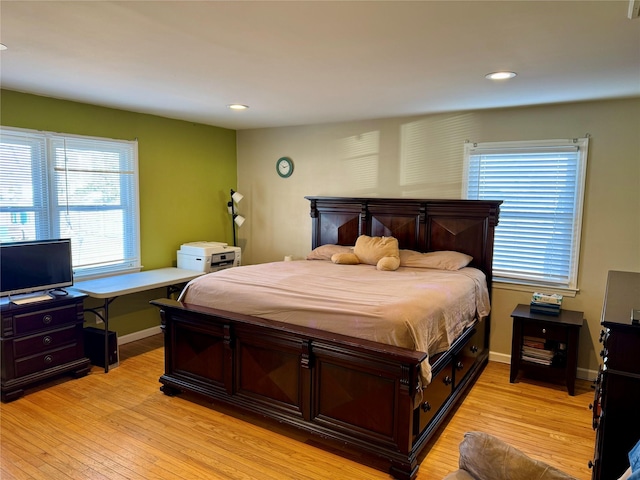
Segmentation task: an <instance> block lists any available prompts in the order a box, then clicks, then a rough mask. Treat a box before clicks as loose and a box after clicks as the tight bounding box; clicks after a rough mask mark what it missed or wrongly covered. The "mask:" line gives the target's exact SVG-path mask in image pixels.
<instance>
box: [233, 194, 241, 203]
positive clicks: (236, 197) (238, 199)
mask: <svg viewBox="0 0 640 480" xmlns="http://www.w3.org/2000/svg"><path fill="white" fill-rule="evenodd" d="M231 198H233V201H234V202H236V203H240V202H241V201H242V199H243V198H244V195H242V194H241V193H240V192H233V195H231Z"/></svg>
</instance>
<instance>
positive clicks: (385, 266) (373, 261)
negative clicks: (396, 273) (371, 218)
mask: <svg viewBox="0 0 640 480" xmlns="http://www.w3.org/2000/svg"><path fill="white" fill-rule="evenodd" d="M353 253H355V254H356V256H357V257H358V258H359V259H360V263H366V264H368V265H375V266H376V268H377V269H378V270H396V269H397V268H398V267H399V266H400V251H399V250H398V240H397V239H396V238H394V237H369V236H368V235H360V236H359V237H358V239H357V240H356V245H355V247H354V248H353ZM389 258H390V259H389ZM383 259H384V261H382V262H381V260H383ZM396 260H397V261H396Z"/></svg>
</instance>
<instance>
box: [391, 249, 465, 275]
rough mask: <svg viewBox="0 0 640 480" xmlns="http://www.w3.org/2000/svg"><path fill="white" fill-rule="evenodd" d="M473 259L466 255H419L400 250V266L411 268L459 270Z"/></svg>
mask: <svg viewBox="0 0 640 480" xmlns="http://www.w3.org/2000/svg"><path fill="white" fill-rule="evenodd" d="M471 260H473V257H472V256H471V255H467V254H466V253H460V252H454V251H450V250H442V251H439V252H428V253H420V252H415V251H413V250H400V266H401V267H413V268H435V269H438V270H460V269H461V268H463V267H466V266H467V265H469V263H471Z"/></svg>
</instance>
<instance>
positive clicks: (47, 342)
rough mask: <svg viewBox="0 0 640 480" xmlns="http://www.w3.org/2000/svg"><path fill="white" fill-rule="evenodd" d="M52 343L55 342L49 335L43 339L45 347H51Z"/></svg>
mask: <svg viewBox="0 0 640 480" xmlns="http://www.w3.org/2000/svg"><path fill="white" fill-rule="evenodd" d="M52 341H53V340H52V339H51V337H50V336H49V335H47V336H46V337H44V338H43V339H42V343H43V345H51V342H52Z"/></svg>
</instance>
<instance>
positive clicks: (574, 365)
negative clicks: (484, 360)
mask: <svg viewBox="0 0 640 480" xmlns="http://www.w3.org/2000/svg"><path fill="white" fill-rule="evenodd" d="M511 316H512V317H513V336H512V339H511V375H510V381H511V383H513V382H515V381H516V378H517V377H518V373H520V372H521V371H522V372H523V373H530V374H531V375H532V376H533V375H535V376H536V377H538V378H541V379H543V380H548V381H558V380H564V382H565V383H566V385H567V390H568V391H569V395H573V394H574V391H575V390H574V387H575V382H576V372H577V370H578V340H579V337H580V327H582V323H583V322H584V313H583V312H576V311H573V310H564V309H563V310H560V315H558V316H553V315H543V314H540V313H532V312H531V311H530V309H529V305H523V304H520V305H518V306H517V307H516V308H515V310H514V311H513V312H512V313H511Z"/></svg>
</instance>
